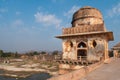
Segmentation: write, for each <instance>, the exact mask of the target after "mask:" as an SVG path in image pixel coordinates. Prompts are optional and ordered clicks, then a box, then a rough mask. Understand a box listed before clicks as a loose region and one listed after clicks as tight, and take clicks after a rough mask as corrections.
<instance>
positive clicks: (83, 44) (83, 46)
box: [78, 42, 87, 48]
mask: <svg viewBox="0 0 120 80" xmlns="http://www.w3.org/2000/svg"><path fill="white" fill-rule="evenodd" d="M85 47H87V46H86V44H85V43H84V42H80V43H79V44H78V48H85Z"/></svg>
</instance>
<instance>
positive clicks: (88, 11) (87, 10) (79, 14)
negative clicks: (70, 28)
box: [72, 6, 103, 24]
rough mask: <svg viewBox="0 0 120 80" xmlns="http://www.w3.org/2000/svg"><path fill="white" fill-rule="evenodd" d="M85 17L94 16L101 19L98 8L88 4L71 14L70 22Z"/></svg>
mask: <svg viewBox="0 0 120 80" xmlns="http://www.w3.org/2000/svg"><path fill="white" fill-rule="evenodd" d="M85 18H94V19H99V20H102V21H103V17H102V14H101V12H100V11H99V10H98V9H96V8H93V7H90V6H85V7H83V8H80V9H79V10H78V11H76V12H75V13H74V14H73V19H72V24H73V23H74V22H75V21H77V20H80V19H85ZM82 23H83V22H82Z"/></svg>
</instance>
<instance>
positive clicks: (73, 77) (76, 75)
mask: <svg viewBox="0 0 120 80" xmlns="http://www.w3.org/2000/svg"><path fill="white" fill-rule="evenodd" d="M102 63H103V62H98V63H95V64H92V65H90V66H87V67H82V68H81V69H79V70H76V71H72V72H70V73H67V74H64V75H59V76H55V77H52V78H50V79H48V80H80V78H82V77H84V76H86V75H87V74H88V73H89V72H91V71H93V70H95V69H96V68H98V67H100V66H101V65H102Z"/></svg>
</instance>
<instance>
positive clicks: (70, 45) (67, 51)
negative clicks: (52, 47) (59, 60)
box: [63, 39, 77, 60]
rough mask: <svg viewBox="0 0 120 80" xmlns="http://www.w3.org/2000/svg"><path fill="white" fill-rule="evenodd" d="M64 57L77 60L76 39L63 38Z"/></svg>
mask: <svg viewBox="0 0 120 80" xmlns="http://www.w3.org/2000/svg"><path fill="white" fill-rule="evenodd" d="M63 59H71V60H76V59H77V57H76V41H75V40H74V39H73V40H67V39H65V40H63Z"/></svg>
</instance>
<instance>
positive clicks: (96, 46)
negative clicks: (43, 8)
mask: <svg viewBox="0 0 120 80" xmlns="http://www.w3.org/2000/svg"><path fill="white" fill-rule="evenodd" d="M71 24H72V26H71V27H68V28H63V30H62V35H59V36H56V38H60V39H62V41H63V42H62V47H63V54H62V60H58V62H59V63H60V68H68V69H76V66H81V65H83V64H89V63H94V62H99V61H104V60H106V59H108V58H109V57H108V42H109V41H112V40H113V39H114V38H113V32H111V31H107V30H106V29H105V24H104V20H103V17H102V14H101V12H100V11H99V10H98V9H96V8H93V7H90V6H85V7H83V8H80V9H79V10H78V11H76V12H75V13H74V14H73V18H72V22H71ZM71 66H72V67H71ZM73 66H74V67H73ZM77 68H78V67H77Z"/></svg>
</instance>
